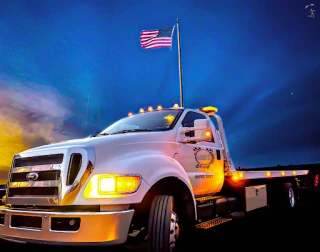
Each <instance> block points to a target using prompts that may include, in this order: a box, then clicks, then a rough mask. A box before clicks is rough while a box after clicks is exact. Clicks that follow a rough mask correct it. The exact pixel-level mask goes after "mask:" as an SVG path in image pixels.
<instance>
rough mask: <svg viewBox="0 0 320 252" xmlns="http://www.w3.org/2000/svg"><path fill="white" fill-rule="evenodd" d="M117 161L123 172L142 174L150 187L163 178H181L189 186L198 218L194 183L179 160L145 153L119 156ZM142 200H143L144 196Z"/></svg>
mask: <svg viewBox="0 0 320 252" xmlns="http://www.w3.org/2000/svg"><path fill="white" fill-rule="evenodd" d="M114 161H115V160H114ZM114 161H113V162H114ZM115 162H116V163H117V167H119V168H120V167H121V173H127V174H130V173H131V174H132V173H138V174H139V175H141V177H142V179H143V180H144V181H145V182H146V183H147V184H148V185H149V186H150V189H151V188H152V186H153V185H155V184H156V183H157V182H159V181H160V180H162V179H165V178H176V179H179V180H180V181H181V182H182V183H183V184H184V185H185V186H186V187H187V188H188V191H189V193H190V196H191V198H192V201H193V209H194V214H195V218H197V211H196V202H195V197H194V194H193V190H192V185H191V183H190V180H189V177H188V175H187V173H186V171H185V170H184V169H183V167H182V166H181V165H180V163H179V162H178V161H177V160H175V159H174V158H172V157H170V156H165V155H161V154H144V155H140V156H136V155H135V156H134V157H130V158H129V157H126V158H119V159H117V161H115ZM118 171H119V170H118ZM146 193H147V192H146ZM143 196H145V195H143ZM140 200H141V201H142V198H141V199H140Z"/></svg>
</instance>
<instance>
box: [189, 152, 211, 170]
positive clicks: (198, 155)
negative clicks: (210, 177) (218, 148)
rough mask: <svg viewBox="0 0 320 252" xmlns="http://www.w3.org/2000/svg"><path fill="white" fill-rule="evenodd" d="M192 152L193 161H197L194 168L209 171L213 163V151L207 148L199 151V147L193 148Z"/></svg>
mask: <svg viewBox="0 0 320 252" xmlns="http://www.w3.org/2000/svg"><path fill="white" fill-rule="evenodd" d="M193 151H194V157H195V160H196V161H197V164H196V168H205V169H209V168H210V165H211V164H212V163H213V161H214V155H213V150H212V149H209V148H206V149H201V148H199V147H195V148H193Z"/></svg>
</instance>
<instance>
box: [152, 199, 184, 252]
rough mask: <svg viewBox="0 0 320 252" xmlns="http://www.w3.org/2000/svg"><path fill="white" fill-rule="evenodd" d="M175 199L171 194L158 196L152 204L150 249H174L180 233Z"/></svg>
mask: <svg viewBox="0 0 320 252" xmlns="http://www.w3.org/2000/svg"><path fill="white" fill-rule="evenodd" d="M175 210H176V209H175V206H174V199H173V197H172V196H169V195H160V196H156V197H155V198H154V199H153V201H152V204H151V210H150V217H149V223H148V243H149V246H148V250H149V251H151V252H169V251H174V250H175V247H176V241H177V239H178V237H179V234H180V227H179V218H178V214H177V212H176V211H175Z"/></svg>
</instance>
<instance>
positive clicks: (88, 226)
mask: <svg viewBox="0 0 320 252" xmlns="http://www.w3.org/2000/svg"><path fill="white" fill-rule="evenodd" d="M133 213H134V210H125V211H114V212H43V211H23V210H14V209H10V208H7V207H0V238H1V239H5V240H9V241H13V242H22V243H26V242H30V243H40V244H55V245H57V244H61V245H116V244H122V243H124V242H125V241H126V239H127V235H128V230H129V226H130V223H131V219H132V216H133ZM32 217H35V218H32ZM33 219H34V220H35V221H33ZM26 220H29V221H30V220H31V222H29V223H30V224H27V225H26ZM57 220H58V222H59V221H60V224H61V220H66V221H67V223H68V221H69V220H79V223H78V224H80V225H78V228H77V230H72V231H70V230H69V231H66V228H65V225H64V228H61V230H59V228H57V225H56V224H53V223H57ZM36 223H38V224H36ZM69 223H70V222H69ZM53 225H55V227H54V228H53ZM30 226H33V227H30Z"/></svg>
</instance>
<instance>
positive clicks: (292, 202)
mask: <svg viewBox="0 0 320 252" xmlns="http://www.w3.org/2000/svg"><path fill="white" fill-rule="evenodd" d="M289 203H290V206H291V207H294V206H295V203H296V201H295V198H294V192H293V189H292V188H290V189H289Z"/></svg>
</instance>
